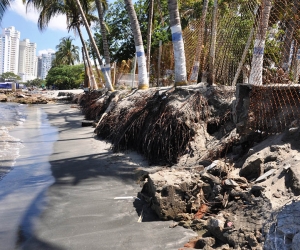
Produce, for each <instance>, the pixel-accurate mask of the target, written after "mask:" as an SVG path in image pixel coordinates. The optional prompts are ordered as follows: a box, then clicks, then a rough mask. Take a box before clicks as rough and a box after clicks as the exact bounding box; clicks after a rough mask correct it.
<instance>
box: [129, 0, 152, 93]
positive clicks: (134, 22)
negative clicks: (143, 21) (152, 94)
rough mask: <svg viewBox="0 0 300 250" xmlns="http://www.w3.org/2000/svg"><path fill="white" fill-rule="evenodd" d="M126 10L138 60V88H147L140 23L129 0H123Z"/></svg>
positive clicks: (147, 80)
mask: <svg viewBox="0 0 300 250" xmlns="http://www.w3.org/2000/svg"><path fill="white" fill-rule="evenodd" d="M124 3H125V7H126V10H127V12H128V15H129V19H130V25H131V29H132V33H133V37H134V44H135V50H136V55H137V60H138V78H139V85H138V88H139V89H148V88H149V79H148V73H147V67H146V57H145V52H144V45H143V39H142V34H141V30H140V25H139V22H138V19H137V16H136V13H135V10H134V6H133V4H132V1H131V0H124Z"/></svg>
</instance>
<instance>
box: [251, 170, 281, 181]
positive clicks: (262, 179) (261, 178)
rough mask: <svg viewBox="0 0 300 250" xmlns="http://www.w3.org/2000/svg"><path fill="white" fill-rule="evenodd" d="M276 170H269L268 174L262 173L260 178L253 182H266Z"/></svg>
mask: <svg viewBox="0 0 300 250" xmlns="http://www.w3.org/2000/svg"><path fill="white" fill-rule="evenodd" d="M275 171H276V169H271V170H269V171H268V172H266V173H264V174H263V175H262V176H260V177H258V178H257V179H256V181H255V182H260V181H264V180H266V179H267V178H268V177H269V176H271V175H272V174H273V173H274V172H275Z"/></svg>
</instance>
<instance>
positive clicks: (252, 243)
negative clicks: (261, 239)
mask: <svg viewBox="0 0 300 250" xmlns="http://www.w3.org/2000/svg"><path fill="white" fill-rule="evenodd" d="M246 240H247V241H248V244H249V246H250V247H256V246H257V245H258V242H257V239H256V237H255V235H254V234H253V233H249V234H248V235H246Z"/></svg>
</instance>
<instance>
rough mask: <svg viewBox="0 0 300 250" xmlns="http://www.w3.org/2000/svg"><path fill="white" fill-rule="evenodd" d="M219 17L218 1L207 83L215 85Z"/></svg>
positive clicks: (214, 14)
mask: <svg viewBox="0 0 300 250" xmlns="http://www.w3.org/2000/svg"><path fill="white" fill-rule="evenodd" d="M217 15H218V0H214V13H213V23H212V31H211V45H210V53H209V63H208V64H209V69H208V76H207V83H208V84H209V85H213V84H214V83H215V57H216V42H217Z"/></svg>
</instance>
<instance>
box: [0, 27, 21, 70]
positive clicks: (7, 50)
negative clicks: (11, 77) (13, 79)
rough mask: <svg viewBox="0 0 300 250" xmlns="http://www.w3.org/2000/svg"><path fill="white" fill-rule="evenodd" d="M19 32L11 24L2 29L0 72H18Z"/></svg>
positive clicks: (0, 38)
mask: <svg viewBox="0 0 300 250" xmlns="http://www.w3.org/2000/svg"><path fill="white" fill-rule="evenodd" d="M19 43H20V32H19V31H17V30H15V27H13V26H11V27H8V28H5V29H3V30H2V34H1V36H0V74H3V73H5V72H13V73H14V74H16V75H17V74H18V60H19Z"/></svg>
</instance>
